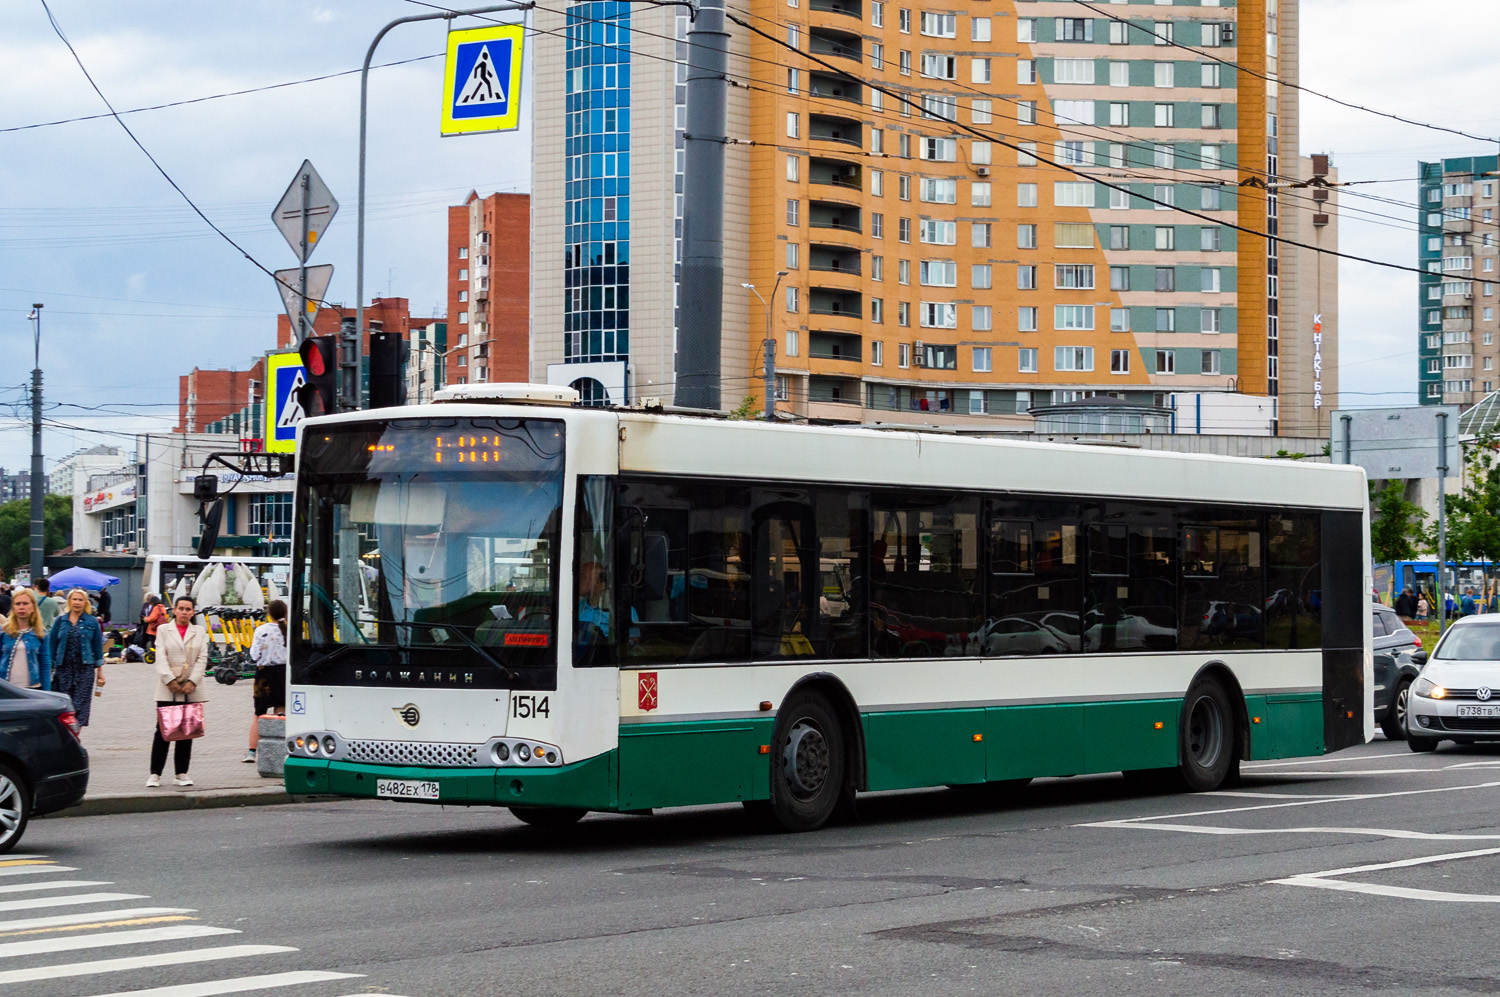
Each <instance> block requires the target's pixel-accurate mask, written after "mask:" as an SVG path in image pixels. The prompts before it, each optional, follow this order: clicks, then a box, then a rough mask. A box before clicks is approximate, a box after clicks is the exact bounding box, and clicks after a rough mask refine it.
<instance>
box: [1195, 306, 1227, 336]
mask: <svg viewBox="0 0 1500 997" xmlns="http://www.w3.org/2000/svg"><path fill="white" fill-rule="evenodd" d="M1199 315H1200V316H1201V319H1202V330H1203V331H1204V332H1223V331H1224V319H1223V313H1222V312H1221V311H1220V310H1219V309H1217V308H1205V309H1203V310H1202V311H1201V312H1199Z"/></svg>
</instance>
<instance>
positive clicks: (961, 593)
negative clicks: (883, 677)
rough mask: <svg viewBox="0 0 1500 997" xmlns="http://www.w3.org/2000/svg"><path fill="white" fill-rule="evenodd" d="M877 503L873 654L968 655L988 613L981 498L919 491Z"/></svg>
mask: <svg viewBox="0 0 1500 997" xmlns="http://www.w3.org/2000/svg"><path fill="white" fill-rule="evenodd" d="M872 505H873V509H872V514H871V518H872V519H873V524H872V531H871V535H872V539H871V543H870V625H871V630H872V637H873V643H874V647H873V648H872V649H871V653H872V654H873V656H875V657H878V658H938V657H959V656H962V655H963V654H965V653H966V647H967V645H968V644H969V643H970V642H971V638H972V635H974V634H975V633H977V631H978V629H979V626H980V622H981V620H982V615H983V600H982V597H981V592H982V588H981V585H980V579H979V499H978V498H977V497H974V496H944V495H940V494H937V495H921V496H919V495H917V494H915V493H913V494H910V495H907V494H902V495H899V496H898V495H883V496H879V497H878V498H877V499H876V500H875V501H874V502H873V503H872Z"/></svg>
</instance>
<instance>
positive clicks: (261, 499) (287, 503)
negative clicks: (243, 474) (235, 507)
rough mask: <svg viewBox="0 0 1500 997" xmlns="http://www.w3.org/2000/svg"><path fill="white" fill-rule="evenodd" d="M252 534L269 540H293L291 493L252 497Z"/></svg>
mask: <svg viewBox="0 0 1500 997" xmlns="http://www.w3.org/2000/svg"><path fill="white" fill-rule="evenodd" d="M250 533H251V535H252V536H257V537H265V538H267V539H268V540H290V539H292V495H291V493H290V492H277V493H273V494H269V495H251V496H250Z"/></svg>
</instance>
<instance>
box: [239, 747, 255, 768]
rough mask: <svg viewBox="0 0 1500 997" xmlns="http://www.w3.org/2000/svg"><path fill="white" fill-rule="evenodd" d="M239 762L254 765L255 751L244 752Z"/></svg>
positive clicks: (251, 749)
mask: <svg viewBox="0 0 1500 997" xmlns="http://www.w3.org/2000/svg"><path fill="white" fill-rule="evenodd" d="M240 761H242V762H249V763H250V764H252V765H253V764H255V749H254V748H250V749H249V750H247V751H246V752H245V757H244V758H241V759H240Z"/></svg>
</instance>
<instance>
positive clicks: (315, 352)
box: [302, 342, 328, 377]
mask: <svg viewBox="0 0 1500 997" xmlns="http://www.w3.org/2000/svg"><path fill="white" fill-rule="evenodd" d="M302 366H303V367H305V368H306V369H307V372H308V373H309V374H311V375H312V376H313V377H322V376H323V375H324V374H326V373H328V368H327V366H326V365H325V364H324V363H323V351H322V350H320V349H318V344H317V343H314V342H305V343H303V344H302Z"/></svg>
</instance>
